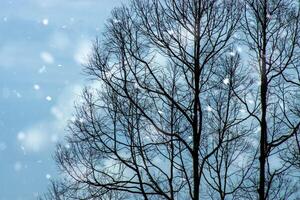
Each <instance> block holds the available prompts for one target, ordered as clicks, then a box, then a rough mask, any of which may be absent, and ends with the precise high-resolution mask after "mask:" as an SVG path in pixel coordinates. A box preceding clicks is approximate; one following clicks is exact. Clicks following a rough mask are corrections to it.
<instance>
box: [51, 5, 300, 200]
mask: <svg viewBox="0 0 300 200" xmlns="http://www.w3.org/2000/svg"><path fill="white" fill-rule="evenodd" d="M293 3H294V1H293V0H289V1H286V0H285V1H284V0H244V1H240V0H231V1H228V0H205V1H202V0H184V1H181V0H164V1H162V0H134V1H132V2H131V3H130V4H129V6H123V7H120V8H117V9H115V10H114V11H113V12H112V18H111V19H110V20H109V21H108V23H107V26H106V32H105V34H104V35H103V38H102V39H98V40H97V41H95V42H94V48H93V53H92V55H91V57H90V60H89V63H88V64H87V65H86V66H85V71H86V73H87V75H88V76H89V77H91V78H92V79H93V81H94V82H95V83H96V87H88V88H86V89H85V90H84V91H83V95H82V98H83V103H82V104H80V105H78V106H76V120H75V121H73V122H71V123H70V126H69V130H70V133H69V135H68V136H67V145H63V144H61V145H58V148H57V153H56V161H57V163H58V166H59V167H60V170H61V173H62V175H61V176H62V178H61V180H59V181H58V182H56V183H53V187H52V189H50V193H49V194H48V196H46V197H45V198H46V199H57V200H60V199H145V200H148V199H149V200H150V199H151V200H154V199H168V200H175V199H192V200H199V199H222V200H225V199H260V200H265V199H291V198H297V196H296V195H297V187H298V186H299V185H298V184H297V183H296V181H295V180H296V179H295V177H296V176H297V171H296V172H295V169H297V166H298V164H297V161H298V158H299V139H298V138H299V126H300V115H299V113H300V112H299V111H300V105H299V102H298V101H297V97H298V95H299V92H298V91H299V86H300V73H299V67H300V66H299V56H298V55H300V54H299V53H300V52H299V35H298V32H299V23H300V21H299V17H300V15H299V14H300V13H299V7H298V5H296V4H293ZM283 13H284V14H283ZM238 35H241V36H240V37H238ZM238 44H240V45H242V46H241V47H242V48H244V49H245V50H246V51H245V52H241V51H240V47H239V46H238ZM287 157H288V158H289V159H286V158H287Z"/></svg>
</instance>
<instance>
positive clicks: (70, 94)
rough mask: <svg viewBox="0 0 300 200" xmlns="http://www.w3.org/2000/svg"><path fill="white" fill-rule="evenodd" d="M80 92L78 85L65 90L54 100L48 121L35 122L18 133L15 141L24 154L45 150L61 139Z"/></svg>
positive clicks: (80, 88)
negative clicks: (22, 148)
mask: <svg viewBox="0 0 300 200" xmlns="http://www.w3.org/2000/svg"><path fill="white" fill-rule="evenodd" d="M81 90H82V87H81V86H79V85H74V86H68V87H67V88H65V89H64V91H63V92H62V94H61V95H60V96H58V97H57V98H55V105H54V106H53V107H51V109H50V114H51V119H50V120H42V121H40V122H37V123H36V124H33V125H32V126H30V127H28V128H25V129H24V130H22V131H20V132H19V133H18V135H17V139H18V141H19V143H20V145H21V146H22V147H24V150H25V151H26V152H39V151H41V150H45V149H47V148H48V147H49V146H51V144H52V143H56V142H57V141H59V140H60V139H62V138H63V137H62V136H63V135H64V133H65V129H66V127H67V123H68V121H69V120H71V119H72V116H73V111H74V102H75V101H77V100H78V99H79V96H80V95H79V94H80V92H81ZM49 97H50V96H49ZM50 98H51V97H50ZM48 99H49V98H48ZM51 100H52V98H51ZM49 141H50V142H49Z"/></svg>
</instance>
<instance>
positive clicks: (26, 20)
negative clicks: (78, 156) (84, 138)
mask: <svg viewBox="0 0 300 200" xmlns="http://www.w3.org/2000/svg"><path fill="white" fill-rule="evenodd" d="M121 3H125V0H1V1H0V60H1V61H0V86H1V88H0V200H32V199H36V196H37V195H38V194H41V193H43V192H45V191H46V190H47V185H48V184H49V179H53V178H55V177H56V176H57V168H56V165H55V163H54V161H53V159H52V156H53V153H54V149H55V148H54V147H55V143H56V142H57V141H59V140H61V139H62V138H63V137H64V135H65V134H67V132H66V130H65V129H66V123H67V121H68V120H72V113H73V112H74V109H73V104H74V101H78V96H79V94H80V91H81V89H82V87H83V85H87V84H90V83H89V82H88V80H87V77H85V76H84V75H83V73H82V67H81V63H83V62H85V61H86V58H87V54H88V53H89V51H90V46H91V41H92V40H93V39H95V38H96V36H99V35H101V32H102V31H103V27H104V23H105V20H106V19H107V18H108V17H109V15H110V11H111V10H112V9H113V7H115V6H118V5H120V4H121Z"/></svg>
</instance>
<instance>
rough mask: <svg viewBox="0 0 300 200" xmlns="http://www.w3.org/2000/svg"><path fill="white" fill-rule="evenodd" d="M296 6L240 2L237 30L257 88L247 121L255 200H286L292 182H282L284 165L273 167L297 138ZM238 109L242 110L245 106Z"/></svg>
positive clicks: (278, 0)
mask: <svg viewBox="0 0 300 200" xmlns="http://www.w3.org/2000/svg"><path fill="white" fill-rule="evenodd" d="M298 4H299V2H298V1H293V0H284V1H283V0H246V1H245V15H244V18H243V21H242V23H241V26H242V29H243V31H244V33H245V34H244V35H245V44H246V45H247V47H248V49H249V51H248V56H249V60H250V62H252V63H253V64H252V65H253V68H254V69H256V70H255V71H256V72H257V73H256V74H257V79H258V83H259V84H258V88H259V89H258V90H257V93H256V94H255V96H256V100H257V101H256V106H257V109H258V112H253V117H254V118H256V120H257V123H258V125H259V129H260V130H259V133H260V136H259V137H260V155H259V180H258V194H259V199H260V200H265V199H287V196H286V195H287V193H289V192H287V190H292V188H293V186H291V185H292V183H291V182H293V181H291V180H287V175H286V171H287V170H288V169H289V168H290V165H289V164H288V163H287V162H282V163H281V164H279V162H280V161H279V157H280V156H279V155H280V154H279V152H282V151H283V150H284V145H283V144H285V143H287V142H289V141H288V140H293V137H294V136H295V137H297V134H298V132H299V126H300V120H299V112H296V111H297V110H299V103H298V102H297V97H298V93H299V92H298V91H299V88H298V86H299V72H298V70H299V55H300V54H299V53H300V52H299V33H300V32H299V31H300V30H299V23H300V21H299V14H300V13H299V5H298ZM295 100H296V101H295ZM243 103H244V104H245V105H247V102H246V101H243ZM296 105H297V106H296ZM295 106H296V107H295ZM297 143H298V144H299V141H297ZM284 174H285V175H284ZM290 186H291V187H292V188H288V187H290ZM281 190H282V191H281Z"/></svg>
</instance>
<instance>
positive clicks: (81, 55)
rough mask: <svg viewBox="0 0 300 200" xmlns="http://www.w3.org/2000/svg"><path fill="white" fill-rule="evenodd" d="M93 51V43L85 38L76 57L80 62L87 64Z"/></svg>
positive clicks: (78, 48)
mask: <svg viewBox="0 0 300 200" xmlns="http://www.w3.org/2000/svg"><path fill="white" fill-rule="evenodd" d="M91 52H92V44H91V42H90V41H87V40H83V41H81V42H80V43H79V45H78V47H77V49H76V51H75V54H74V59H75V61H76V62H77V63H78V64H86V63H87V62H88V60H89V56H90V54H91Z"/></svg>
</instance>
